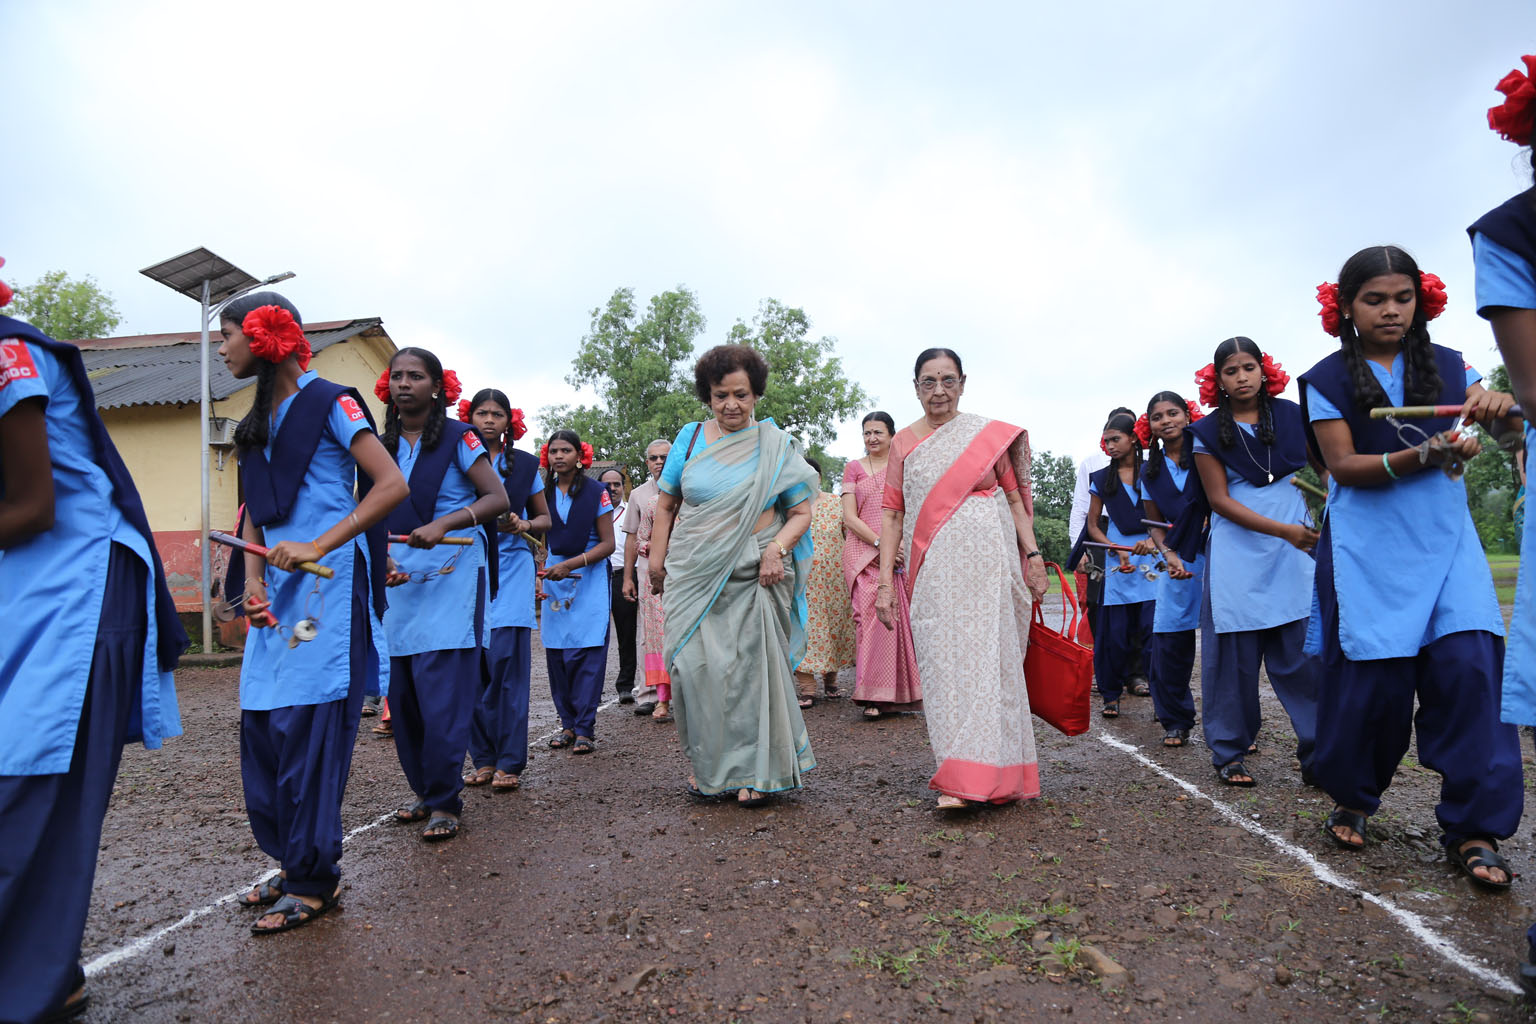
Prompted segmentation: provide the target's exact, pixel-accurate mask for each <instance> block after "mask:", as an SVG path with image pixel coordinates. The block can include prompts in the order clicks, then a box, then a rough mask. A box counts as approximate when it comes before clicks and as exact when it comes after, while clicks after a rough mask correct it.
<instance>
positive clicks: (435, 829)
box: [421, 814, 459, 843]
mask: <svg viewBox="0 0 1536 1024" xmlns="http://www.w3.org/2000/svg"><path fill="white" fill-rule="evenodd" d="M458 834H459V819H458V818H445V817H443V816H442V815H437V814H434V815H433V816H432V820H431V821H429V822H427V827H426V828H424V829H422V830H421V838H423V839H425V840H426V841H427V842H429V843H441V842H442V841H443V840H445V839H452V838H453V837H454V836H456V835H458Z"/></svg>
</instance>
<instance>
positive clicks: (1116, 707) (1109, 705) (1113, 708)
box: [1099, 700, 1120, 718]
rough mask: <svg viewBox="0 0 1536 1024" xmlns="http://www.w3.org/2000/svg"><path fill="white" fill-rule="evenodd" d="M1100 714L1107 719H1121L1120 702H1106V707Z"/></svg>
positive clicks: (1100, 710)
mask: <svg viewBox="0 0 1536 1024" xmlns="http://www.w3.org/2000/svg"><path fill="white" fill-rule="evenodd" d="M1099 714H1100V715H1102V716H1104V717H1105V718H1119V717H1120V702H1119V701H1117V700H1110V701H1105V702H1104V707H1102V708H1101V709H1099Z"/></svg>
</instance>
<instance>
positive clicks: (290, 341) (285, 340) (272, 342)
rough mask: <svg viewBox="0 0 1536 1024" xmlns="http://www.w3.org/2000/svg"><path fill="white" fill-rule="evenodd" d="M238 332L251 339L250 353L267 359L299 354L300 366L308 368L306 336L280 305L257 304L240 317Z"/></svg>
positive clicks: (278, 358)
mask: <svg viewBox="0 0 1536 1024" xmlns="http://www.w3.org/2000/svg"><path fill="white" fill-rule="evenodd" d="M240 332H241V333H242V334H244V335H245V336H246V337H247V338H249V339H250V342H251V353H252V354H253V355H256V356H260V357H261V358H262V359H265V360H266V361H267V362H269V363H280V362H282V361H283V360H284V359H287V358H288V357H289V356H291V355H297V356H298V357H299V368H300V369H304V370H307V369H309V356H310V351H309V339H308V338H306V337H304V328H302V327H300V326H299V324H298V321H296V320H294V318H293V314H292V313H290V312H288V311H287V310H286V309H284V308H283V307H282V306H257V307H256V308H255V309H253V310H251V311H250V312H249V313H247V314H245V319H244V320H242V321H240Z"/></svg>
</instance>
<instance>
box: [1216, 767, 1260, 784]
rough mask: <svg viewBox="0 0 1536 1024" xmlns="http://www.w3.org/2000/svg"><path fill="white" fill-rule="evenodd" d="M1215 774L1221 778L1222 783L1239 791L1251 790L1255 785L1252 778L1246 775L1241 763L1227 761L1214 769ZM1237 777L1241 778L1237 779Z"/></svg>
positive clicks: (1246, 770) (1245, 768) (1245, 769)
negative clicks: (1235, 787)
mask: <svg viewBox="0 0 1536 1024" xmlns="http://www.w3.org/2000/svg"><path fill="white" fill-rule="evenodd" d="M1216 774H1217V775H1219V776H1221V781H1222V782H1224V783H1226V784H1227V785H1229V786H1237V787H1239V788H1240V789H1251V788H1252V787H1253V786H1254V784H1255V780H1254V777H1253V776H1252V775H1250V774H1249V773H1248V769H1247V767H1246V766H1244V764H1243V762H1242V761H1228V762H1227V763H1226V764H1224V765H1222V766H1221V767H1220V768H1217V769H1216ZM1239 775H1241V776H1242V777H1243V778H1242V779H1239V778H1238V776H1239Z"/></svg>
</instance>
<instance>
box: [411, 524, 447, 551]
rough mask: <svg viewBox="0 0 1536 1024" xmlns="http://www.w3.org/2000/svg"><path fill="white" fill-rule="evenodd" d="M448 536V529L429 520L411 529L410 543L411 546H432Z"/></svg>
mask: <svg viewBox="0 0 1536 1024" xmlns="http://www.w3.org/2000/svg"><path fill="white" fill-rule="evenodd" d="M446 536H448V531H447V529H445V528H444V527H441V526H439V525H437V523H436V522H435V521H434V522H430V523H426V524H424V525H422V526H418V527H416V529H414V530H412V531H411V540H410V545H411V547H413V548H433V547H436V546H437V545H438V544H440V543H441V542H442V539H443V538H444V537H446Z"/></svg>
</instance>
